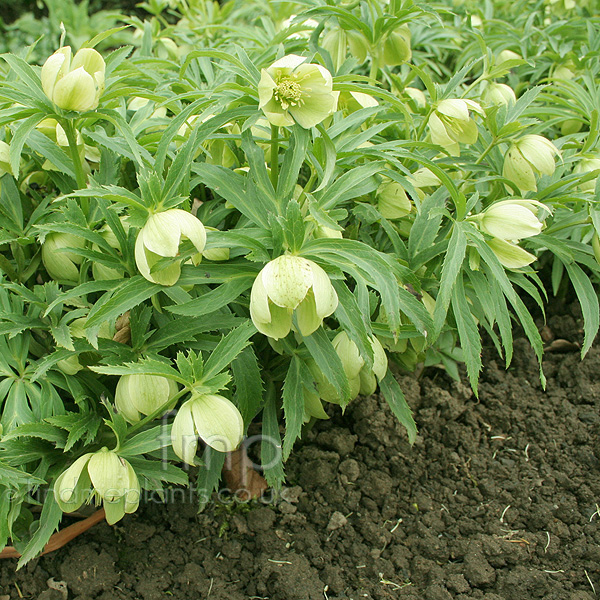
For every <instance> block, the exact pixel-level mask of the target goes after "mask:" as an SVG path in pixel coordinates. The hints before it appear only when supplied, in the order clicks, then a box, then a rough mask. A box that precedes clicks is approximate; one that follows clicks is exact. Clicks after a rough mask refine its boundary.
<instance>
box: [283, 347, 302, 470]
mask: <svg viewBox="0 0 600 600" xmlns="http://www.w3.org/2000/svg"><path fill="white" fill-rule="evenodd" d="M303 365H304V363H303V362H302V360H301V359H300V358H298V355H297V354H294V356H292V360H291V362H290V366H289V368H288V372H287V375H286V377H285V381H284V383H283V415H284V417H285V437H284V438H283V460H284V461H286V460H287V458H288V456H289V455H290V452H291V451H292V448H293V446H294V442H295V441H296V440H297V439H298V438H299V437H300V434H301V433H302V425H303V423H304V381H303V379H304V378H303V377H302V375H301V373H300V370H301V368H302V367H303Z"/></svg>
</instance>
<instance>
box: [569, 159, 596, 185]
mask: <svg viewBox="0 0 600 600" xmlns="http://www.w3.org/2000/svg"><path fill="white" fill-rule="evenodd" d="M592 171H600V155H595V156H591V157H589V158H582V159H581V160H580V161H579V162H578V163H577V164H576V165H575V167H574V169H573V173H574V174H576V175H583V174H584V173H591V172H592ZM599 175H600V173H599ZM597 181H598V177H596V178H595V179H591V180H590V181H586V182H585V183H580V184H579V186H578V187H579V189H580V190H581V191H582V192H593V191H594V190H595V189H596V182H597Z"/></svg>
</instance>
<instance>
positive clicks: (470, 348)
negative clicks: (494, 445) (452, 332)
mask: <svg viewBox="0 0 600 600" xmlns="http://www.w3.org/2000/svg"><path fill="white" fill-rule="evenodd" d="M452 310H453V311H454V318H455V320H456V327H457V329H458V335H459V338H460V346H461V348H462V350H463V356H464V360H465V363H466V365H467V373H468V375H469V381H470V382H471V387H472V388H473V392H474V393H475V396H477V382H478V381H479V372H480V371H481V337H480V336H479V330H478V329H477V323H476V322H475V318H474V317H473V315H472V314H471V309H470V308H469V303H468V302H467V298H466V296H465V289H464V285H463V280H462V275H461V276H459V277H458V278H457V279H456V285H455V286H454V289H453V291H452Z"/></svg>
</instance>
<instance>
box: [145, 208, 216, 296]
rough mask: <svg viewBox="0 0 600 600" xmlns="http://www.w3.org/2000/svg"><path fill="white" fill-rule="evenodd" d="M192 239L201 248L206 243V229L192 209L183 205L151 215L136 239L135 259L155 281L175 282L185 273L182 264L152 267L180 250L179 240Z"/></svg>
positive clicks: (197, 248) (146, 274)
mask: <svg viewBox="0 0 600 600" xmlns="http://www.w3.org/2000/svg"><path fill="white" fill-rule="evenodd" d="M182 239H188V240H190V242H192V244H193V245H194V246H195V248H196V250H198V252H202V251H203V250H204V246H205V245H206V230H205V229H204V225H202V222H201V221H200V220H199V219H197V218H196V217H195V216H194V215H192V214H191V213H189V212H187V211H185V210H181V209H179V208H172V209H170V210H166V211H165V212H161V213H155V214H153V215H150V217H149V218H148V220H147V221H146V224H145V225H144V226H143V227H142V229H141V230H140V232H139V233H138V236H137V239H136V241H135V262H136V264H137V268H138V269H139V271H140V273H141V274H142V275H143V276H144V277H145V278H146V279H147V280H148V281H152V282H153V283H159V284H160V285H174V284H175V283H177V280H178V279H179V275H180V274H181V264H180V263H179V262H175V263H171V264H170V265H169V266H167V267H164V268H162V269H158V270H155V271H153V270H152V267H153V266H154V265H155V264H156V263H157V262H158V261H159V260H161V259H162V258H164V257H175V256H177V255H178V254H179V244H180V243H181V240H182Z"/></svg>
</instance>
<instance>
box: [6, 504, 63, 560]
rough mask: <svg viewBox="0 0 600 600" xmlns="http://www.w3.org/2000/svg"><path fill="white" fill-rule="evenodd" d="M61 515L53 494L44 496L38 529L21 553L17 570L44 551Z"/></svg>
mask: <svg viewBox="0 0 600 600" xmlns="http://www.w3.org/2000/svg"><path fill="white" fill-rule="evenodd" d="M62 514H63V513H62V510H61V509H60V507H59V506H58V504H57V503H56V500H55V499H54V493H52V492H51V493H49V494H46V499H45V500H44V506H43V508H42V513H41V514H40V520H39V527H38V529H37V531H36V532H35V533H34V534H33V536H32V537H31V539H30V540H29V542H28V543H27V545H26V546H25V549H24V550H23V552H22V553H21V558H20V559H19V562H18V563H17V569H20V568H21V567H23V566H24V565H25V564H27V563H28V562H29V561H30V560H31V559H32V558H35V557H36V556H37V555H38V554H39V553H40V552H41V551H42V550H43V549H44V546H45V545H46V544H47V543H48V540H49V539H50V536H51V535H52V534H53V533H54V532H55V531H56V530H57V529H58V525H59V523H60V520H61V518H62Z"/></svg>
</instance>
